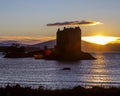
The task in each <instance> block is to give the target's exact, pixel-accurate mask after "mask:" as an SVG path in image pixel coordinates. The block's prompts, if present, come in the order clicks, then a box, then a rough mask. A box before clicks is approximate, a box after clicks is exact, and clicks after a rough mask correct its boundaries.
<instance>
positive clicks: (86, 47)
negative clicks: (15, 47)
mask: <svg viewBox="0 0 120 96" xmlns="http://www.w3.org/2000/svg"><path fill="white" fill-rule="evenodd" d="M54 45H56V40H50V41H46V42H42V43H38V44H34V45H31V47H36V48H44V46H47V47H48V48H54ZM82 51H85V52H96V51H102V52H110V51H120V44H107V45H99V44H94V43H89V42H85V41H82Z"/></svg>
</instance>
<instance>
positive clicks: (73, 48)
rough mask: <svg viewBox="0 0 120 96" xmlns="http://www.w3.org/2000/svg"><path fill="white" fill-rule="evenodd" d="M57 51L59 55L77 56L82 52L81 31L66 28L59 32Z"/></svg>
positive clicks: (76, 28)
mask: <svg viewBox="0 0 120 96" xmlns="http://www.w3.org/2000/svg"><path fill="white" fill-rule="evenodd" d="M56 42H57V51H58V52H59V54H61V55H62V54H66V55H70V54H76V53H78V52H79V53H80V52H81V29H80V28H79V27H75V28H65V27H64V29H63V30H60V29H58V31H57V41H56Z"/></svg>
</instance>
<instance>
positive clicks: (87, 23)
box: [47, 20, 102, 26]
mask: <svg viewBox="0 0 120 96" xmlns="http://www.w3.org/2000/svg"><path fill="white" fill-rule="evenodd" d="M97 24H102V23H100V22H96V21H90V20H82V21H66V22H56V23H49V24H47V26H90V25H97Z"/></svg>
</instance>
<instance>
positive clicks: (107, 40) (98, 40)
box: [82, 35, 118, 45]
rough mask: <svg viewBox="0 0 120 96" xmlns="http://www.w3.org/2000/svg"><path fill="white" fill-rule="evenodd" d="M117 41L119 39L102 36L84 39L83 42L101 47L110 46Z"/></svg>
mask: <svg viewBox="0 0 120 96" xmlns="http://www.w3.org/2000/svg"><path fill="white" fill-rule="evenodd" d="M117 39H118V38H117V37H111V36H102V35H97V36H87V37H82V40H84V41H87V42H90V43H96V44H100V45H105V44H108V43H110V42H112V41H115V40H117Z"/></svg>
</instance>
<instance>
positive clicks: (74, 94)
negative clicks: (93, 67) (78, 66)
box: [0, 84, 120, 96]
mask: <svg viewBox="0 0 120 96" xmlns="http://www.w3.org/2000/svg"><path fill="white" fill-rule="evenodd" d="M0 96H120V87H119V88H115V87H110V88H103V87H92V88H84V87H81V86H77V87H74V88H70V89H55V90H52V89H44V88H43V87H39V88H38V89H32V88H31V87H21V86H20V85H18V84H17V85H15V86H9V85H7V86H6V87H4V88H2V87H1V88H0Z"/></svg>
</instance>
